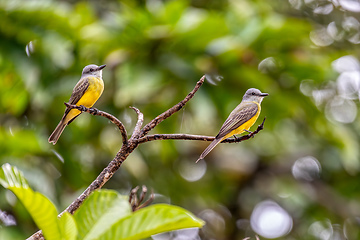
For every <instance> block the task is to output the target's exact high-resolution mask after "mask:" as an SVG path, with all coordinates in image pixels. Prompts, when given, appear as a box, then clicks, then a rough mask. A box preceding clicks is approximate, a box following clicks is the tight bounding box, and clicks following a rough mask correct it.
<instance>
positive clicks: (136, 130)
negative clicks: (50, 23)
mask: <svg viewBox="0 0 360 240" xmlns="http://www.w3.org/2000/svg"><path fill="white" fill-rule="evenodd" d="M130 108H131V109H133V110H134V111H135V112H136V113H137V115H138V120H137V123H136V125H135V127H134V131H133V134H132V135H131V139H138V138H139V136H140V131H141V127H142V125H143V123H144V114H142V112H140V110H139V109H137V108H136V107H130Z"/></svg>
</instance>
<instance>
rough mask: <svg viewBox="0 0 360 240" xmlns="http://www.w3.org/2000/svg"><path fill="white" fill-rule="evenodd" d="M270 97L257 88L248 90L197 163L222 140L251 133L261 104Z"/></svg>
mask: <svg viewBox="0 0 360 240" xmlns="http://www.w3.org/2000/svg"><path fill="white" fill-rule="evenodd" d="M268 95H269V94H267V93H262V92H260V90H258V89H256V88H250V89H248V90H247V91H246V93H245V95H244V97H243V99H242V101H241V103H240V104H239V105H238V106H237V107H236V108H235V109H234V110H233V111H232V112H231V113H230V115H229V117H228V118H227V119H226V121H225V122H224V124H223V125H222V127H221V128H220V131H219V133H218V135H216V137H215V139H214V141H212V143H210V145H209V146H208V147H207V148H206V149H205V150H204V152H203V153H202V154H201V155H200V157H199V159H198V160H197V161H196V162H198V161H200V160H201V159H203V158H204V157H205V156H206V155H208V154H209V152H210V151H211V150H213V148H214V147H216V145H218V144H219V143H220V142H221V141H222V140H224V139H226V138H228V137H231V136H235V135H236V134H240V133H243V132H244V131H249V129H250V127H251V126H252V125H254V123H255V122H256V119H257V118H258V116H259V115H260V111H261V107H260V104H261V102H262V100H263V98H264V97H266V96H268Z"/></svg>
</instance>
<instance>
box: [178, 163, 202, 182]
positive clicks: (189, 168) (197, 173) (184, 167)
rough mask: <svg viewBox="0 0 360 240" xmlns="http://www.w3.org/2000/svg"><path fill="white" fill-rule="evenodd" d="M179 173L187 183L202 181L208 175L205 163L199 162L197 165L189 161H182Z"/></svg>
mask: <svg viewBox="0 0 360 240" xmlns="http://www.w3.org/2000/svg"><path fill="white" fill-rule="evenodd" d="M179 173H180V175H181V177H183V178H184V179H185V180H186V181H189V182H195V181H198V180H200V179H201V178H202V177H203V176H204V174H205V173H206V163H205V161H199V162H198V163H197V164H194V163H192V162H191V163H190V162H187V161H181V162H180V165H179Z"/></svg>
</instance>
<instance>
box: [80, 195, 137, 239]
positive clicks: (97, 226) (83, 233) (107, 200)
mask: <svg viewBox="0 0 360 240" xmlns="http://www.w3.org/2000/svg"><path fill="white" fill-rule="evenodd" d="M130 214H132V211H131V206H130V204H129V202H128V196H121V195H119V194H118V193H117V192H115V191H111V190H100V191H96V192H94V193H92V194H91V195H90V196H89V197H88V199H86V200H85V202H84V203H83V205H82V206H81V207H80V208H79V210H78V211H76V212H75V214H74V218H75V221H76V223H77V226H78V229H79V236H78V239H84V240H85V239H98V237H99V236H101V235H102V234H103V233H104V232H106V231H108V230H109V229H110V228H111V226H112V225H114V224H115V223H116V222H118V221H119V220H120V219H122V218H124V217H126V216H129V215H130Z"/></svg>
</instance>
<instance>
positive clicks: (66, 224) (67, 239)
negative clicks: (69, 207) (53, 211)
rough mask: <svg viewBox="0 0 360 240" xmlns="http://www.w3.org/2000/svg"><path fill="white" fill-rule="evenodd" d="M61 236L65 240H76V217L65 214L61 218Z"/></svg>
mask: <svg viewBox="0 0 360 240" xmlns="http://www.w3.org/2000/svg"><path fill="white" fill-rule="evenodd" d="M59 222H60V230H61V236H62V237H63V239H64V240H75V239H76V236H77V234H78V230H77V227H76V223H75V219H74V217H73V216H72V215H71V214H70V213H68V212H64V213H63V215H61V217H60V218H59Z"/></svg>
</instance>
